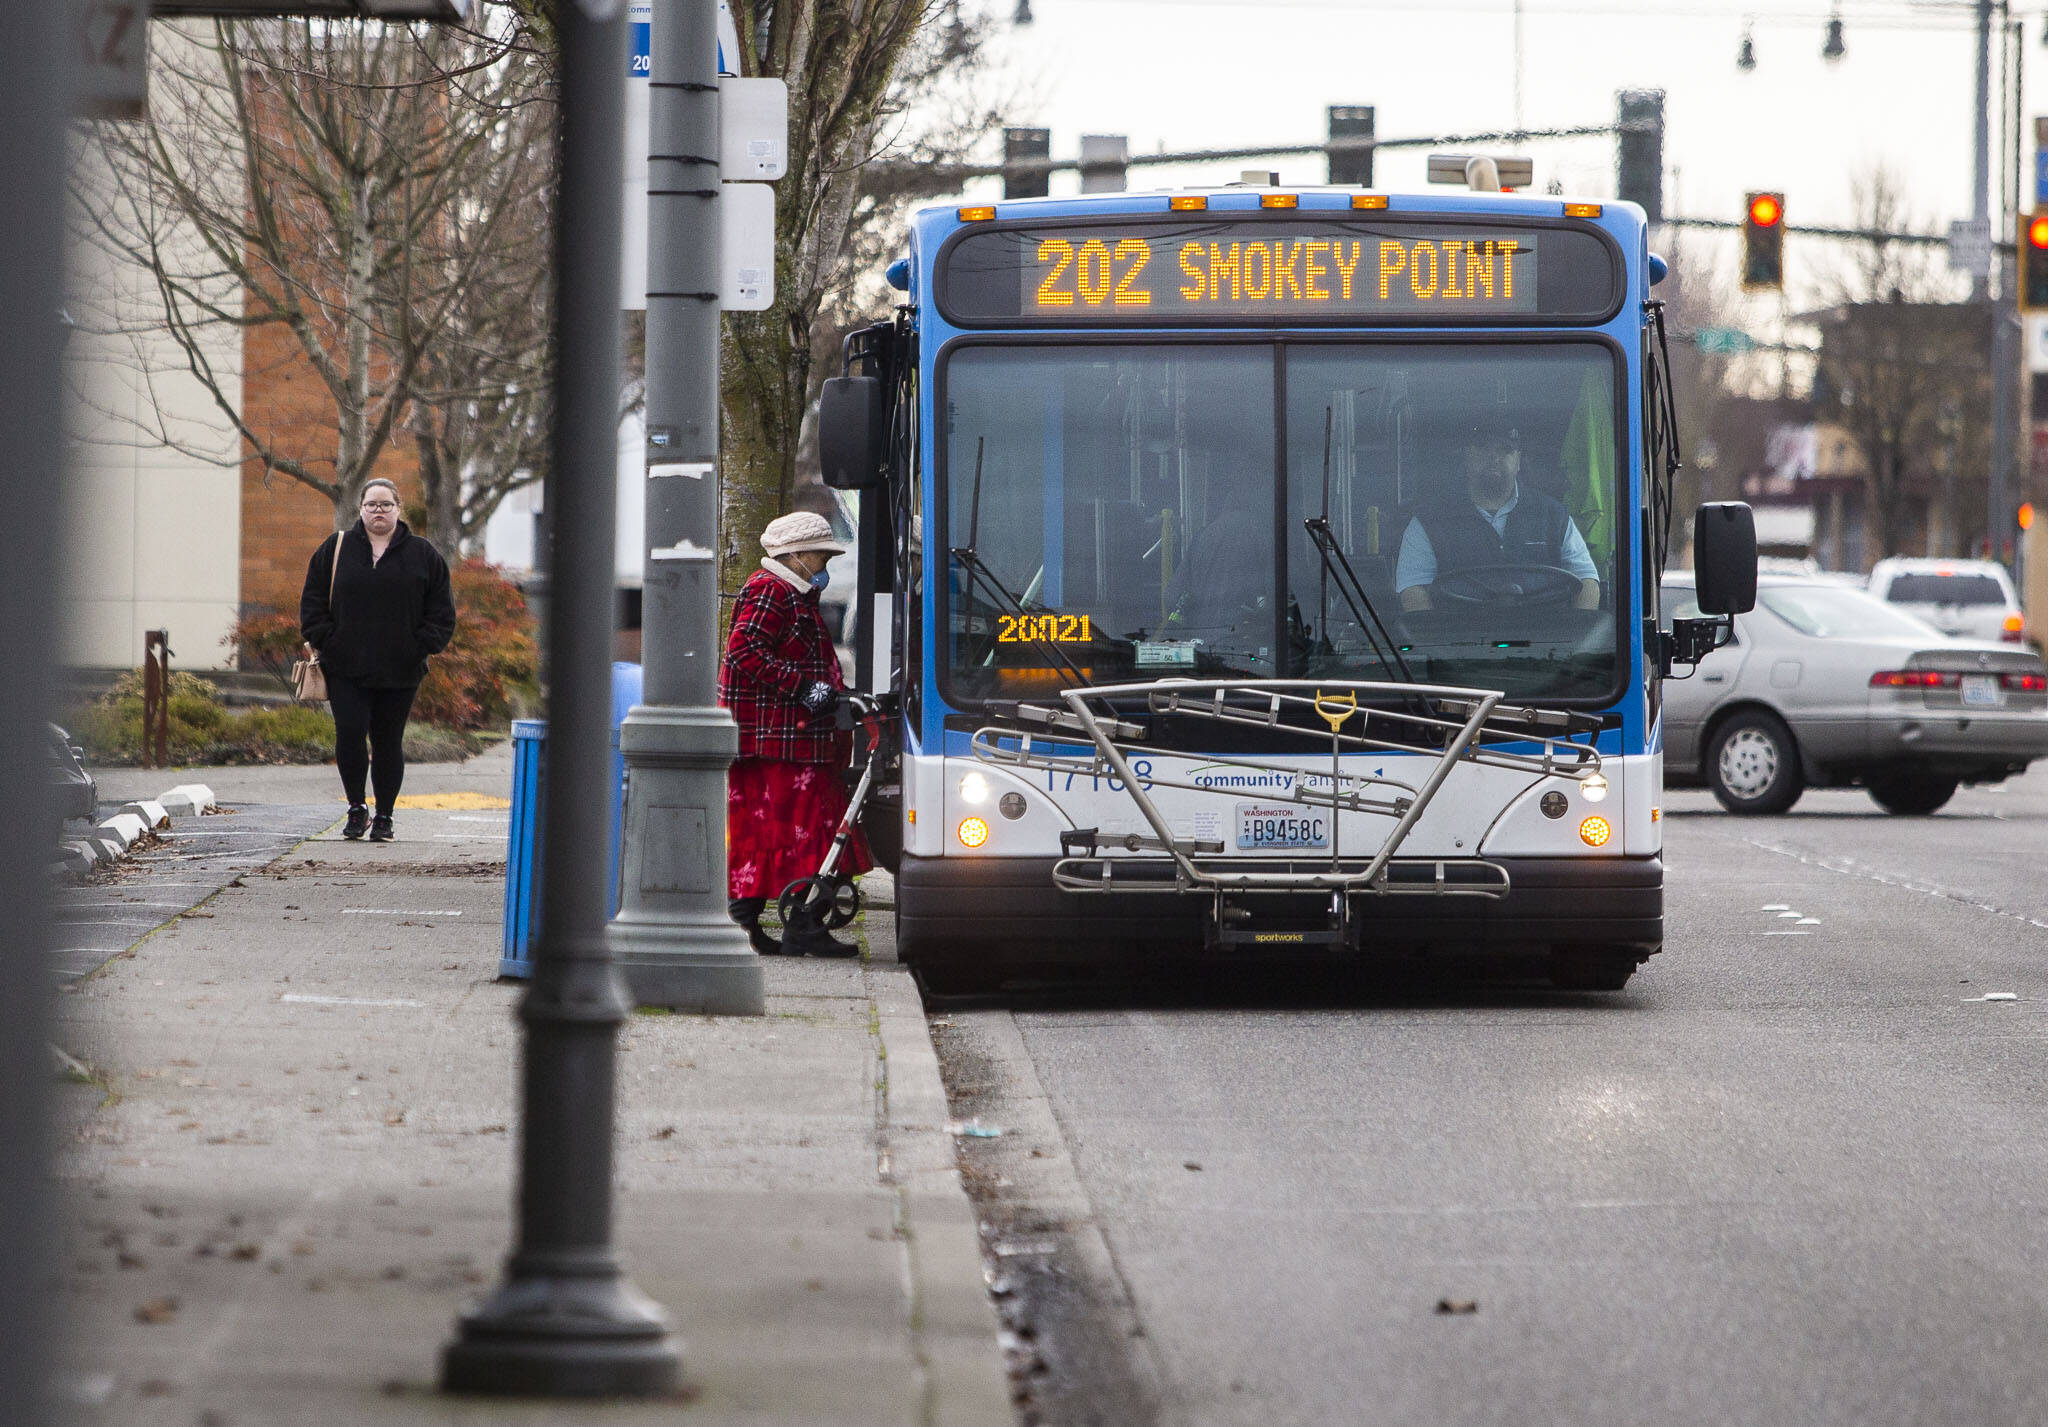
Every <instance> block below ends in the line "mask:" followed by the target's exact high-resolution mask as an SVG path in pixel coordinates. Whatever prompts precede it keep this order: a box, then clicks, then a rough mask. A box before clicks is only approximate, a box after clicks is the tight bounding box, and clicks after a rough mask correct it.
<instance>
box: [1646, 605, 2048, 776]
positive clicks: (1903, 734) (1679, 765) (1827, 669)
mask: <svg viewBox="0 0 2048 1427" xmlns="http://www.w3.org/2000/svg"><path fill="white" fill-rule="evenodd" d="M1663 595H1664V597H1663V617H1664V621H1665V624H1666V627H1669V622H1670V620H1671V619H1672V618H1674V617H1679V618H1683V617H1686V616H1691V615H1696V614H1698V613H1699V611H1698V608H1697V606H1696V605H1695V604H1694V602H1693V587H1692V583H1691V580H1690V578H1689V577H1687V576H1676V575H1674V576H1672V577H1669V578H1667V579H1666V581H1665V584H1664V592H1663ZM1663 710H1664V776H1665V778H1666V780H1667V781H1668V782H1671V783H1674V784H1683V783H1693V782H1704V783H1705V784H1706V785H1707V786H1708V787H1709V788H1711V789H1713V792H1714V796H1715V797H1716V798H1717V799H1719V800H1720V803H1721V805H1722V806H1723V807H1725V808H1727V809H1728V810H1729V811H1731V812H1740V813H1781V812H1784V811H1785V810H1786V809H1787V808H1789V807H1791V806H1792V805H1793V804H1794V803H1795V802H1797V801H1798V800H1799V795H1800V794H1801V793H1803V792H1804V791H1805V790H1806V789H1807V788H1808V787H1809V786H1821V787H1826V786H1836V787H1840V786H1847V785H1851V784H1861V785H1862V786H1863V787H1864V788H1865V789H1866V790H1868V792H1869V793H1870V796H1871V797H1873V798H1875V799H1876V800H1877V802H1878V804H1879V806H1881V807H1883V808H1885V809H1886V810H1887V811H1890V812H1894V813H1931V812H1933V811H1934V810H1935V809H1936V808H1939V807H1940V806H1941V805H1942V804H1943V803H1946V802H1947V801H1948V800H1949V798H1950V797H1952V796H1953V795H1954V793H1955V790H1956V787H1957V785H1958V784H1960V783H1995V782H1998V781H1999V780H2001V779H2004V778H2006V777H2009V776H2011V775H2012V774H2014V773H2019V772H2022V771H2024V770H2025V768H2026V766H2027V764H2029V763H2030V762H2032V761H2034V760H2035V759H2037V758H2041V757H2044V756H2048V667H2044V666H2043V664H2042V662H2041V657H2040V656H2039V655H2038V654H2035V653H2033V652H2032V651H2031V650H2028V649H2025V648H2023V647H2016V646H2014V645H2011V644H1993V643H1987V642H1984V641H1982V640H1970V639H1956V638H1951V637H1950V636H1948V635H1945V634H1943V633H1941V632H1940V631H1939V630H1937V629H1935V628H1933V627H1932V626H1931V625H1928V624H1925V623H1922V622H1921V621H1920V620H1918V619H1915V618H1914V617H1913V616H1911V615H1909V614H1905V613H1903V612H1901V611H1899V610H1897V609H1895V608H1893V607H1892V606H1890V605H1887V604H1885V603H1884V602H1883V601H1882V600H1878V599H1875V598H1873V597H1872V596H1870V595H1868V594H1865V593H1864V592H1863V591H1861V590H1854V589H1848V588H1845V587H1844V586H1841V585H1836V584H1828V583H1825V582H1822V581H1818V580H1812V579H1795V578H1782V577H1771V576H1765V577H1764V578H1762V579H1760V580H1759V581H1758V582H1757V599H1756V608H1755V609H1753V610H1751V611H1750V612H1749V613H1748V614H1743V615H1737V616H1736V617H1735V637H1734V639H1733V641H1732V642H1730V643H1729V644H1728V645H1727V646H1726V647H1724V648H1721V649H1717V650H1715V651H1714V652H1713V653H1712V654H1709V655H1708V656H1707V657H1706V658H1705V659H1703V660H1701V661H1700V663H1699V665H1698V667H1697V669H1696V671H1695V672H1694V673H1693V674H1692V675H1691V676H1690V677H1683V678H1680V677H1674V678H1671V679H1667V680H1666V681H1665V682H1664V685H1663Z"/></svg>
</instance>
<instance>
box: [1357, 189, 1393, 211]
mask: <svg viewBox="0 0 2048 1427" xmlns="http://www.w3.org/2000/svg"><path fill="white" fill-rule="evenodd" d="M1351 206H1352V207H1353V208H1385V207H1386V206H1387V195H1386V194H1384V193H1354V194H1352V195H1351Z"/></svg>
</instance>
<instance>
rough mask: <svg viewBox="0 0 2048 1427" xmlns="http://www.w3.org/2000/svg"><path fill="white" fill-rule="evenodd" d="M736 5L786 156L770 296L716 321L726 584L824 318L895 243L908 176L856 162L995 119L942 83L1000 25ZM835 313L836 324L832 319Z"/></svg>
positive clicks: (909, 192) (790, 479) (787, 464)
mask: <svg viewBox="0 0 2048 1427" xmlns="http://www.w3.org/2000/svg"><path fill="white" fill-rule="evenodd" d="M732 12H733V18H734V20H735V22H736V23H737V26H738V30H739V40H740V51H741V60H742V63H741V68H742V69H743V70H744V72H746V73H748V74H756V75H779V76H780V77H781V78H782V79H783V80H785V81H786V82H787V83H788V85H789V94H790V100H789V102H790V116H789V119H790V123H789V141H790V142H789V149H790V152H789V169H788V173H787V174H786V176H785V177H784V178H783V179H782V180H781V181H780V182H778V183H777V184H776V198H775V203H776V209H775V228H776V232H775V242H776V264H775V289H776V296H775V305H774V307H772V308H771V309H769V310H768V311H766V312H750V313H733V314H731V315H729V316H728V317H727V318H726V321H725V343H724V353H723V358H722V361H721V377H722V380H721V384H720V385H721V406H722V409H723V410H722V428H723V431H722V435H723V439H722V442H721V446H722V449H723V462H722V475H723V489H724V500H723V508H722V510H721V513H720V514H721V520H720V524H721V527H722V534H721V540H722V552H721V553H722V556H723V559H722V577H723V580H724V582H725V584H726V586H727V587H728V588H731V587H733V586H735V585H736V583H737V582H738V581H740V580H743V579H744V578H745V576H746V572H747V570H748V569H750V568H751V566H752V564H753V561H752V560H751V559H748V558H746V557H745V556H744V555H743V554H742V549H741V546H742V541H743V539H744V537H745V535H746V534H747V533H749V532H751V531H755V530H759V529H760V528H761V527H762V526H763V525H765V524H766V523H767V522H768V521H769V520H770V519H772V518H773V517H774V516H776V515H778V514H780V513H782V512H783V511H786V510H788V509H789V508H790V507H791V506H792V505H793V504H794V503H795V501H796V498H797V484H798V482H797V451H798V446H799V444H800V441H801V438H802V434H803V423H804V415H805V411H806V409H807V407H808V406H809V404H810V402H811V400H812V399H813V397H814V396H815V394H816V386H817V374H816V365H815V364H816V362H817V360H818V355H819V347H820V346H822V345H824V343H821V342H820V340H819V339H820V335H821V326H822V327H824V328H826V329H827V330H832V331H836V330H838V329H839V328H840V326H841V325H842V322H843V321H844V320H845V318H846V315H847V314H848V312H849V307H848V304H849V303H852V304H854V305H855V306H858V305H860V304H861V303H862V301H863V299H862V298H860V297H857V296H855V294H856V292H857V290H858V285H859V282H860V278H861V275H862V274H863V273H864V272H866V271H869V270H870V269H871V267H872V266H873V263H874V259H875V257H876V256H877V253H878V252H879V251H882V250H883V249H882V244H883V243H885V242H889V241H896V239H894V238H893V237H892V238H882V237H880V235H882V234H885V233H889V232H890V231H891V224H892V220H900V217H901V215H902V211H903V209H904V208H905V207H907V206H908V204H909V203H910V202H911V201H913V200H914V199H915V198H916V197H917V196H918V193H917V190H916V189H915V187H914V186H911V187H900V186H899V187H895V188H891V189H889V190H887V191H884V190H883V189H882V188H881V187H880V186H878V185H874V184H873V183H872V182H871V181H870V180H867V179H865V178H864V174H865V166H866V165H867V163H868V161H869V160H870V159H873V158H875V157H877V156H879V155H880V154H881V153H883V152H885V151H889V150H892V149H893V148H901V149H903V150H905V151H906V152H907V153H908V154H910V155H912V156H920V155H921V156H924V157H927V158H929V159H931V160H934V161H939V160H944V159H947V158H950V157H954V156H956V155H958V154H959V153H962V152H964V151H965V148H966V147H968V146H970V145H971V144H973V143H974V142H976V141H977V140H979V139H980V138H981V137H983V136H985V135H986V133H987V132H988V130H989V129H990V128H992V127H993V126H994V125H995V124H996V123H997V122H999V121H997V120H996V119H995V118H994V116H993V115H991V114H989V113H988V112H987V110H986V109H985V108H977V107H975V106H974V105H972V104H971V103H968V104H964V105H963V104H961V103H960V102H958V101H959V95H960V93H961V92H962V91H960V90H954V91H945V89H944V82H945V79H946V77H947V76H957V75H959V74H961V73H963V72H964V71H966V70H968V69H970V68H972V67H973V66H975V65H977V64H978V63H979V59H980V56H981V53H982V50H983V47H984V46H985V45H986V44H987V42H988V38H989V36H990V34H991V33H992V32H993V26H994V25H995V24H996V23H997V22H996V21H995V20H992V19H991V18H990V17H989V16H987V15H986V14H983V13H981V12H979V11H972V12H970V11H969V10H968V9H967V8H965V7H964V6H963V5H962V3H961V0H733V3H732ZM942 93H943V94H944V95H945V97H946V98H947V99H949V100H950V101H952V102H951V104H950V107H948V106H933V107H932V108H931V109H930V111H929V112H928V113H927V114H926V115H925V122H924V123H922V124H917V123H913V122H912V121H911V120H910V119H909V118H908V116H909V114H910V113H911V111H912V109H913V108H914V107H916V106H917V105H918V104H919V103H920V101H925V100H931V99H933V98H935V97H938V96H940V95H941V94H942ZM933 115H936V118H935V119H934V118H933ZM856 235H859V236H856ZM867 300H872V299H871V298H869V299H867ZM835 309H836V310H837V312H838V314H839V315H840V317H841V321H840V322H834V321H831V320H830V316H831V314H832V312H833V311H834V310H835ZM826 340H827V341H829V340H832V339H826Z"/></svg>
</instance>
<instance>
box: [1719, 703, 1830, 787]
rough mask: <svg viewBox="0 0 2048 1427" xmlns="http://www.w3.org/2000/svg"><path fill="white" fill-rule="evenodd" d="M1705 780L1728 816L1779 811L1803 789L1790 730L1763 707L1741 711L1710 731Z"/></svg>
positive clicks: (1796, 753)
mask: <svg viewBox="0 0 2048 1427" xmlns="http://www.w3.org/2000/svg"><path fill="white" fill-rule="evenodd" d="M1707 781H1708V783H1709V784H1710V785H1711V786H1712V788H1713V790H1714V797H1715V799H1716V801H1718V802H1719V803H1720V804H1721V806H1722V807H1724V808H1726V809H1727V810H1728V811H1729V812H1731V813H1782V812H1784V811H1785V810H1786V809H1787V808H1789V807H1791V806H1792V805H1793V804H1794V803H1796V802H1798V801H1799V795H1800V794H1801V793H1803V792H1805V791H1806V773H1805V770H1804V769H1802V768H1801V767H1800V766H1799V744H1798V743H1797V742H1796V741H1794V739H1793V737H1792V730H1791V729H1789V728H1787V727H1785V725H1784V723H1783V722H1782V721H1781V720H1780V719H1778V718H1777V717H1776V716H1775V715H1773V714H1768V713H1765V712H1764V711H1763V710H1762V709H1747V710H1744V711H1743V712H1742V713H1739V714H1736V715H1735V716H1734V717H1733V718H1731V719H1729V720H1728V721H1727V722H1726V723H1724V724H1722V725H1721V726H1720V727H1719V728H1718V729H1716V730H1714V741H1713V744H1712V745H1711V746H1710V747H1709V748H1708V749H1707Z"/></svg>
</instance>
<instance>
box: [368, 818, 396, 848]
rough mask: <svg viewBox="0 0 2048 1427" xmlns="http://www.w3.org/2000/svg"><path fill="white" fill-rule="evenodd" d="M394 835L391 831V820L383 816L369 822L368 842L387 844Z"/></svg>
mask: <svg viewBox="0 0 2048 1427" xmlns="http://www.w3.org/2000/svg"><path fill="white" fill-rule="evenodd" d="M394 835H395V834H393V833H392V831H391V819H390V818H389V817H388V816H385V815H384V814H381V813H380V814H379V815H378V816H376V817H374V818H372V819H371V820H370V841H372V842H389V841H391V839H392V837H393V836H394Z"/></svg>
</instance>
